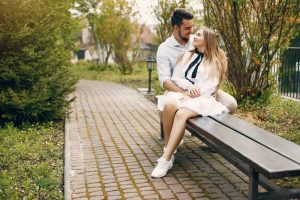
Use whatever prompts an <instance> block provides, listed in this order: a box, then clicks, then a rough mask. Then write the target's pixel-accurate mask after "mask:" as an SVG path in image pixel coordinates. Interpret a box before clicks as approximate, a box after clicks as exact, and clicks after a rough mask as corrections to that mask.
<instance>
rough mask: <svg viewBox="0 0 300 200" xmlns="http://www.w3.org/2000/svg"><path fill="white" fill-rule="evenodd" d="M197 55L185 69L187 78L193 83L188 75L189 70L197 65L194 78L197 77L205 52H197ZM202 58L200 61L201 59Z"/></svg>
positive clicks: (193, 73) (193, 74)
mask: <svg viewBox="0 0 300 200" xmlns="http://www.w3.org/2000/svg"><path fill="white" fill-rule="evenodd" d="M195 53H196V54H198V55H197V57H196V58H195V60H193V62H191V64H190V65H189V66H188V68H187V70H186V71H185V78H186V79H187V80H188V81H190V82H191V83H192V84H194V82H193V81H191V80H190V79H189V78H188V77H187V75H188V72H189V71H190V70H191V69H192V68H193V66H195V65H196V66H195V68H194V70H193V72H192V78H196V75H197V71H198V67H199V65H200V63H201V61H202V59H203V53H201V52H197V51H196V52H195ZM199 60H200V61H199Z"/></svg>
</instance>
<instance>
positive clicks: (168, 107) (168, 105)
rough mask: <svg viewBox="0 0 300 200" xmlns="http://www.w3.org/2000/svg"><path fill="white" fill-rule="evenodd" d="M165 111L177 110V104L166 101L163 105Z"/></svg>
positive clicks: (169, 100) (172, 101)
mask: <svg viewBox="0 0 300 200" xmlns="http://www.w3.org/2000/svg"><path fill="white" fill-rule="evenodd" d="M165 110H175V111H176V110H177V103H176V100H174V99H167V100H166V102H165V105H164V111H165Z"/></svg>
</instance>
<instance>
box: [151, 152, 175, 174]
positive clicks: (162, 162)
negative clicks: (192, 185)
mask: <svg viewBox="0 0 300 200" xmlns="http://www.w3.org/2000/svg"><path fill="white" fill-rule="evenodd" d="M157 161H158V163H157V165H156V167H155V168H154V170H153V171H152V173H151V176H152V177H153V178H161V177H164V176H165V175H166V174H167V173H168V170H169V169H171V168H172V167H173V162H172V160H169V161H167V160H166V159H165V158H163V157H161V158H160V159H158V160H157Z"/></svg>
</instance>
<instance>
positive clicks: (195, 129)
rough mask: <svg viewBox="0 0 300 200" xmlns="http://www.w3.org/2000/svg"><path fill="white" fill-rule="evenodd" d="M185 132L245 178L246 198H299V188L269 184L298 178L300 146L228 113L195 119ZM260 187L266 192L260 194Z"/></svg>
mask: <svg viewBox="0 0 300 200" xmlns="http://www.w3.org/2000/svg"><path fill="white" fill-rule="evenodd" d="M186 129H187V130H189V131H190V132H191V134H192V135H193V136H196V137H197V138H199V139H200V140H201V141H202V142H204V143H205V144H207V146H209V147H210V148H211V149H213V150H214V151H216V152H218V153H219V154H220V155H222V156H223V157H224V158H225V159H226V160H228V161H229V162H230V163H232V164H233V165H234V166H236V167H237V168H239V169H240V170H241V171H242V172H244V173H245V174H246V175H248V177H249V185H248V188H249V190H248V199H253V200H254V199H255V200H256V199H272V200H273V199H289V198H297V197H298V198H299V197H300V189H285V188H281V187H279V186H277V185H276V184H274V183H273V182H272V181H271V180H272V179H277V178H284V177H292V176H300V146H299V145H297V144H295V143H292V142H290V141H288V140H286V139H284V138H281V137H279V136H277V135H275V134H273V133H271V132H268V131H266V130H263V129H261V128H258V127H256V126H254V125H252V124H250V123H247V122H246V121H244V120H242V119H239V118H237V117H235V116H233V115H231V114H222V115H217V116H208V117H194V118H191V119H189V120H188V121H187V123H186ZM161 137H162V138H163V127H162V124H161ZM259 184H260V185H261V186H262V187H263V188H265V190H266V192H259V190H258V185H259Z"/></svg>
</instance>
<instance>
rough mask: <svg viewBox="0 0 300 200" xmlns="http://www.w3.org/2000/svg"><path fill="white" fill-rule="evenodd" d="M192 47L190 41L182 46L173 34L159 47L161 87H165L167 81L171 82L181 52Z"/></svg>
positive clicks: (158, 62) (157, 59)
mask: <svg viewBox="0 0 300 200" xmlns="http://www.w3.org/2000/svg"><path fill="white" fill-rule="evenodd" d="M189 47H190V41H188V42H187V44H186V45H184V46H182V45H181V44H179V43H178V41H177V40H176V39H175V37H174V35H173V34H172V36H171V37H169V38H168V39H166V40H165V41H164V42H163V43H161V44H160V45H159V47H158V50H157V54H156V61H157V73H158V79H159V82H160V85H161V86H163V82H164V81H165V80H170V79H171V76H172V74H173V70H174V67H175V65H176V61H177V58H178V56H179V54H180V53H181V52H183V51H184V50H185V49H188V48H189Z"/></svg>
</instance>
